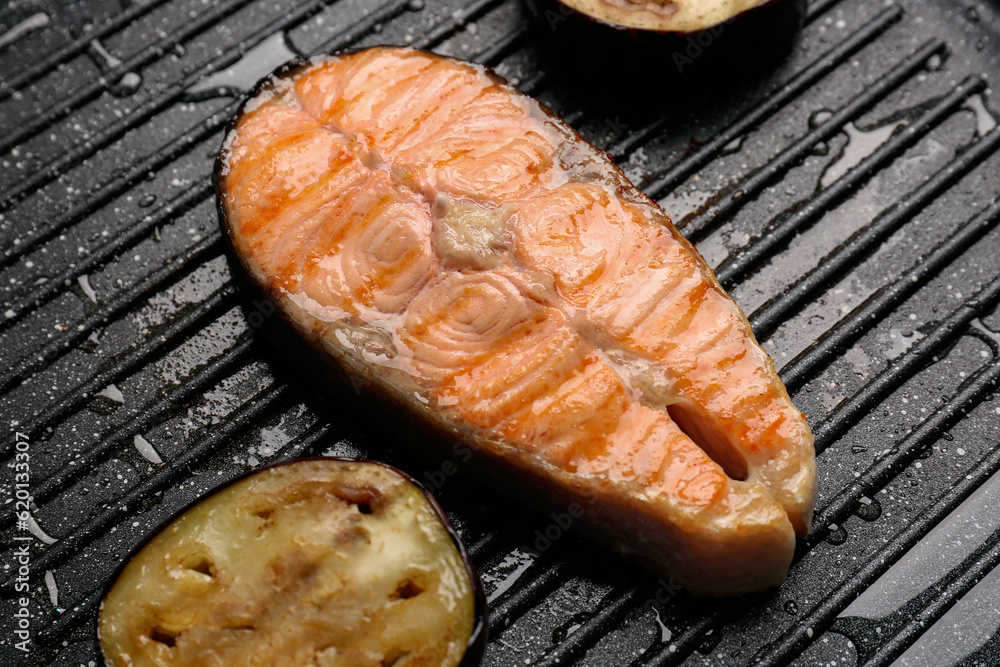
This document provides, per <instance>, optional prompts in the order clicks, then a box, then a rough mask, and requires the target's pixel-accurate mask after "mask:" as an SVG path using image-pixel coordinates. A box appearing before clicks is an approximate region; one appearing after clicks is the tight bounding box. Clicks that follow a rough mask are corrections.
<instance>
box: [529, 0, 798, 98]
mask: <svg viewBox="0 0 1000 667" xmlns="http://www.w3.org/2000/svg"><path fill="white" fill-rule="evenodd" d="M527 3H528V6H529V8H530V9H531V13H532V14H533V16H534V17H535V19H536V21H537V23H538V25H539V32H540V33H541V37H542V43H543V44H545V45H547V46H549V47H551V49H550V50H551V52H552V54H553V55H554V56H555V59H556V60H557V61H558V62H560V63H561V64H562V65H564V66H565V71H566V73H568V74H569V75H570V76H571V77H575V78H578V79H580V80H581V82H584V83H585V82H588V81H589V82H590V85H592V82H593V81H594V80H595V78H596V79H598V80H600V81H601V83H602V86H603V85H605V84H608V85H612V86H614V88H615V90H616V92H617V93H619V94H626V95H628V96H629V97H632V98H634V97H646V98H648V97H650V96H651V95H655V94H656V90H655V89H654V88H652V87H651V84H655V83H658V84H663V83H669V84H674V85H676V84H684V85H690V86H701V87H704V86H706V85H709V86H715V85H718V84H719V83H720V82H724V81H732V80H738V79H740V78H742V77H744V76H746V75H749V74H752V73H754V72H756V71H758V70H760V69H762V68H764V67H766V66H767V65H769V64H771V63H773V62H774V61H775V60H777V59H778V58H780V57H782V56H784V55H785V54H787V53H788V52H789V51H790V50H791V48H792V46H793V45H794V44H795V40H796V38H797V37H798V33H799V29H800V28H801V27H802V23H803V21H804V19H805V14H806V5H807V4H808V3H807V2H806V0H527ZM636 86H638V89H636ZM630 91H631V93H630ZM667 95H669V93H667V94H666V95H664V97H666V96H667ZM674 103H676V100H674Z"/></svg>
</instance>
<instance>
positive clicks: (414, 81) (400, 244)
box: [217, 47, 815, 595]
mask: <svg viewBox="0 0 1000 667" xmlns="http://www.w3.org/2000/svg"><path fill="white" fill-rule="evenodd" d="M217 185H218V195H219V204H220V216H221V223H222V228H223V231H224V235H225V238H227V239H228V241H229V243H230V245H231V247H230V248H229V250H230V255H231V258H232V265H233V267H234V272H235V275H236V276H237V279H238V280H240V281H241V282H242V283H244V285H245V288H246V290H247V293H248V295H249V299H250V302H251V303H252V304H254V305H253V306H252V307H251V310H250V312H249V314H248V317H249V321H250V324H251V325H258V324H259V325H261V330H262V331H264V332H265V333H266V334H267V335H270V336H271V337H272V338H273V339H274V340H275V341H276V342H277V345H276V347H278V348H280V349H281V350H282V351H286V352H289V353H291V352H292V351H294V350H298V352H299V353H302V351H303V350H308V351H309V352H310V354H309V355H308V356H307V357H306V361H305V363H304V364H301V365H302V366H303V367H307V368H308V367H313V368H315V367H316V366H317V364H316V359H319V360H321V361H322V362H324V363H325V364H326V365H327V366H328V367H329V368H330V369H331V370H332V373H333V374H334V375H339V377H340V378H341V379H342V380H343V381H344V382H345V384H346V385H347V386H349V387H351V388H357V389H365V390H367V392H368V394H369V395H372V396H376V397H380V398H382V399H384V400H385V401H387V402H388V403H389V404H390V405H392V406H394V407H395V408H396V409H395V410H392V411H390V412H391V413H393V414H401V415H405V416H406V417H407V420H408V421H409V422H411V423H414V424H417V425H419V426H421V427H423V428H424V429H425V430H426V431H429V432H430V433H433V434H436V435H437V436H438V438H437V440H436V442H439V443H452V442H454V441H455V440H456V439H461V440H464V441H465V442H467V443H469V445H470V447H471V451H472V452H474V455H473V456H472V459H471V460H470V461H469V462H468V463H467V464H466V465H465V466H464V467H463V470H469V471H474V470H478V471H479V472H480V473H481V474H482V475H483V477H484V478H485V479H486V480H488V481H489V482H492V483H494V484H495V485H497V486H499V487H500V488H501V489H502V490H506V491H508V492H512V493H513V494H514V495H515V497H524V498H527V497H530V498H535V499H538V500H541V501H542V502H543V503H544V504H547V505H549V506H552V507H555V508H557V509H559V510H560V511H562V512H566V511H567V509H568V508H574V510H575V513H576V514H579V515H580V516H579V521H578V522H577V524H578V525H579V526H581V527H582V528H584V529H587V530H589V531H590V532H592V533H593V534H596V535H597V536H598V537H599V538H600V539H602V540H603V541H604V542H605V543H606V544H608V545H610V546H611V547H612V548H613V549H615V550H616V551H618V552H619V553H622V554H624V555H626V556H628V557H631V558H634V559H636V560H639V561H641V562H642V563H645V564H646V565H647V566H649V567H650V568H652V569H653V570H655V571H656V572H659V573H661V574H663V575H664V576H671V575H672V576H673V577H674V580H675V582H676V583H678V584H680V585H683V586H685V587H686V588H687V589H688V590H689V591H692V592H695V593H702V594H709V595H732V594H738V593H743V592H746V591H754V590H761V589H764V588H767V587H769V586H774V585H777V584H779V583H780V582H781V581H783V579H784V576H785V573H786V571H787V568H788V565H789V563H790V561H791V557H792V552H793V549H794V543H795V535H796V533H798V534H799V535H803V534H805V533H806V531H808V528H809V522H810V517H811V513H812V508H813V503H814V493H815V491H814V487H815V463H814V453H813V445H812V435H811V433H810V431H809V427H808V426H807V425H806V423H805V419H804V417H803V415H802V413H800V412H799V411H798V410H796V409H795V407H794V406H793V405H792V403H791V401H790V399H789V397H788V393H787V391H786V390H785V388H784V386H783V385H782V384H781V381H780V379H779V378H778V376H777V374H776V373H775V372H774V367H773V364H772V362H771V360H770V358H769V357H768V356H767V354H766V353H765V352H764V351H763V350H762V349H761V348H760V346H759V345H758V344H757V342H756V341H755V340H754V338H753V333H752V332H751V330H750V326H749V323H748V322H747V321H746V319H745V318H744V317H743V314H742V313H741V312H740V310H739V308H738V307H737V306H736V304H734V303H733V301H732V300H731V299H730V298H729V297H728V296H727V295H726V294H725V292H724V291H723V290H722V288H721V287H720V286H719V284H718V283H717V282H716V280H715V277H714V275H713V274H712V271H711V270H710V269H709V268H708V267H707V266H706V265H705V263H704V260H703V259H702V258H701V256H700V255H699V254H698V253H697V251H696V250H695V249H694V248H693V247H692V246H691V245H690V244H689V243H688V242H687V241H686V240H684V238H683V237H681V235H680V234H679V233H678V232H677V230H676V229H675V228H674V227H673V225H672V224H671V223H670V220H669V219H668V218H667V216H666V215H664V214H663V212H662V211H660V210H659V208H657V206H656V205H655V204H654V203H653V202H651V201H649V200H648V199H647V198H646V197H645V196H643V195H642V194H641V193H640V192H639V191H638V190H637V189H636V188H635V187H634V186H633V185H632V184H631V183H629V182H628V180H627V179H626V178H625V177H624V175H623V174H622V173H621V171H619V170H618V169H617V168H616V167H615V166H614V164H613V163H612V162H611V161H610V160H609V159H608V157H607V156H606V155H605V154H603V153H602V152H600V151H598V150H597V149H595V148H593V147H592V146H590V145H589V144H587V143H586V142H584V141H583V140H582V139H581V138H580V137H579V135H577V134H576V133H575V132H574V131H573V130H572V129H571V128H569V127H568V126H567V125H565V124H564V123H562V122H561V121H559V120H557V119H555V118H553V117H552V116H551V115H550V114H548V113H547V112H546V110H545V109H544V108H543V107H542V106H541V105H539V104H538V102H536V101H535V100H532V99H531V98H528V97H527V96H525V95H523V94H521V93H520V92H518V91H517V90H516V89H514V88H512V87H510V86H508V85H506V84H505V83H504V82H503V81H502V80H500V79H499V78H498V77H496V76H495V75H494V74H492V73H491V72H490V71H488V70H487V69H485V68H483V67H480V66H477V65H473V64H469V63H463V62H460V61H456V60H453V59H450V58H444V57H440V56H436V55H433V54H429V53H424V52H421V51H416V50H412V49H402V48H389V47H382V48H375V49H368V50H363V51H359V52H355V53H351V54H344V55H337V56H328V57H317V58H314V59H312V60H310V61H306V62H298V63H292V64H290V65H288V66H286V67H285V68H284V69H282V70H280V71H279V72H278V73H277V74H276V75H275V76H274V77H273V78H270V79H268V80H266V81H265V82H263V83H262V84H261V85H260V86H259V87H258V88H257V90H255V91H254V92H253V93H251V95H250V97H249V98H248V100H247V102H246V103H245V105H244V106H243V109H242V111H241V112H240V114H239V116H238V118H237V119H235V120H234V122H233V124H232V125H231V127H230V129H229V131H228V133H227V135H226V138H225V143H224V146H223V151H222V154H221V156H220V159H219V164H218V169H217ZM269 313H273V316H270V317H265V316H266V315H268V314H269ZM267 332H270V333H267ZM289 332H290V333H289ZM282 341H284V342H282ZM289 341H291V342H289ZM382 413H383V414H379V415H378V416H377V419H378V421H379V422H380V423H384V422H385V421H386V415H385V413H386V411H385V410H383V411H382ZM444 446H445V447H448V446H449V445H448V444H445V445H444Z"/></svg>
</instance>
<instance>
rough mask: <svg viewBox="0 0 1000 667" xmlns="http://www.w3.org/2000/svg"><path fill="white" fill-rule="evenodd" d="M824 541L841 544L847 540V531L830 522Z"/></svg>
mask: <svg viewBox="0 0 1000 667" xmlns="http://www.w3.org/2000/svg"><path fill="white" fill-rule="evenodd" d="M826 541H827V542H829V543H830V544H833V545H838V544H843V543H844V542H846V541H847V531H846V530H844V528H843V526H838V525H837V524H835V523H831V524H830V532H829V533H828V534H827V536H826Z"/></svg>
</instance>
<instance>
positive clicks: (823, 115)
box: [809, 109, 833, 128]
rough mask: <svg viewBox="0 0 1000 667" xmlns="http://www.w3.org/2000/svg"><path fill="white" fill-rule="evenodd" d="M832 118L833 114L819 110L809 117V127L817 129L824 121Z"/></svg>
mask: <svg viewBox="0 0 1000 667" xmlns="http://www.w3.org/2000/svg"><path fill="white" fill-rule="evenodd" d="M831 118H833V112H832V111H829V110H827V109H820V110H819V111H814V112H813V113H812V115H811V116H809V127H812V128H817V127H819V126H820V125H822V124H823V123H825V122H826V121H828V120H830V119H831Z"/></svg>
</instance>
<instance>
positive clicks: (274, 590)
mask: <svg viewBox="0 0 1000 667" xmlns="http://www.w3.org/2000/svg"><path fill="white" fill-rule="evenodd" d="M477 592H478V594H479V595H481V589H480V588H479V586H478V581H477V580H476V578H475V574H474V571H473V570H472V569H471V565H470V564H469V563H468V561H467V556H466V555H465V554H464V552H463V551H462V550H461V548H460V547H459V546H458V544H457V542H456V540H455V538H454V535H453V533H452V532H451V528H450V526H449V525H448V524H447V520H446V519H444V517H443V514H441V513H440V510H439V508H438V507H437V505H436V504H435V503H434V501H433V499H431V498H430V497H429V496H427V495H426V494H425V493H424V491H423V490H422V489H420V488H419V487H418V486H417V485H416V484H414V483H413V482H412V481H410V480H409V479H408V478H406V477H405V476H404V475H402V474H401V473H399V472H398V471H395V470H394V469H391V468H389V467H388V466H384V465H381V464H378V463H374V462H363V461H352V460H341V459H329V458H327V459H306V460H302V461H296V462H292V463H288V464H281V465H277V466H274V467H271V468H267V469H264V470H261V471H258V472H256V473H255V474H252V475H250V476H249V477H246V478H244V479H242V480H239V481H237V482H236V483H233V484H231V485H229V486H227V487H226V488H224V489H223V490H221V491H218V492H216V493H214V494H213V495H212V496H210V497H209V498H208V499H206V500H203V501H202V502H199V503H198V504H196V505H194V506H193V507H191V508H190V509H188V510H187V511H186V512H184V513H183V514H182V515H181V516H180V517H179V518H177V519H176V520H174V521H172V522H170V523H169V525H167V526H166V528H164V529H163V530H162V531H160V532H159V533H158V534H156V535H155V536H154V537H153V538H152V539H151V540H150V541H149V542H148V543H147V544H146V545H145V546H144V547H143V548H142V549H141V550H139V551H138V552H137V553H136V554H135V555H134V556H133V557H132V558H131V559H130V560H129V561H128V562H127V564H126V565H125V566H124V568H123V570H122V571H121V573H120V574H119V576H118V577H117V580H116V581H115V582H114V584H113V585H112V587H111V588H110V590H109V591H108V593H107V595H106V596H105V598H104V602H103V604H102V606H101V611H100V615H99V620H98V634H99V637H100V641H101V647H102V650H103V652H104V656H105V659H106V661H107V663H108V664H109V665H111V666H112V667H118V666H125V665H129V666H133V665H134V666H137V667H138V666H143V665H158V666H160V665H234V666H235V665H239V666H241V667H242V666H244V665H275V664H280V665H289V666H294V665H303V666H305V665H309V666H314V665H317V666H319V665H322V666H330V667H333V666H338V665H345V666H346V665H351V666H363V665H372V666H377V667H380V666H383V665H399V666H402V665H408V664H420V665H442V666H444V665H459V664H465V665H468V664H471V662H475V661H476V660H472V661H471V662H470V661H469V660H467V658H472V657H475V656H474V655H473V654H477V651H478V652H479V653H481V647H479V646H478V643H479V641H480V640H481V639H482V635H483V627H482V626H483V619H482V617H481V614H482V612H483V609H482V603H481V601H480V600H478V599H477ZM477 607H478V609H477ZM470 647H471V648H470Z"/></svg>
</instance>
